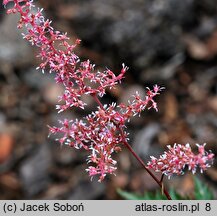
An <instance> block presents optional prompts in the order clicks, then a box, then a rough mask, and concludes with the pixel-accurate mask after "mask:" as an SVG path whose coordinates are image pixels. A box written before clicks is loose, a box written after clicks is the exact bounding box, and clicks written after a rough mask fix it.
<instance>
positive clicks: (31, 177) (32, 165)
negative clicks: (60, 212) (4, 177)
mask: <svg viewBox="0 0 217 216" xmlns="http://www.w3.org/2000/svg"><path fill="white" fill-rule="evenodd" d="M50 166H51V156H50V152H49V149H48V147H47V146H46V145H45V144H43V145H40V146H39V148H38V149H37V150H36V151H35V152H34V153H33V154H32V155H30V156H29V157H28V158H27V159H26V160H24V161H23V162H22V164H21V165H20V170H19V172H20V178H21V183H22V184H23V189H24V193H25V196H26V197H27V198H31V197H33V196H34V195H36V194H38V193H39V192H41V191H42V190H44V189H45V188H46V187H47V186H48V184H49V181H50V179H49V173H48V168H49V167H50Z"/></svg>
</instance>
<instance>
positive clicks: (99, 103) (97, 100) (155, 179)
mask: <svg viewBox="0 0 217 216" xmlns="http://www.w3.org/2000/svg"><path fill="white" fill-rule="evenodd" d="M92 97H93V98H94V100H95V101H96V103H97V104H98V105H99V106H100V108H101V109H103V110H104V108H103V105H102V103H101V102H100V100H99V99H98V97H97V95H96V94H92ZM116 125H117V124H116ZM117 126H118V125H117ZM119 131H120V133H121V136H122V138H123V144H124V145H125V146H126V147H127V149H128V150H129V151H130V152H131V154H132V155H133V156H134V157H135V158H136V160H137V161H138V162H139V163H140V164H141V165H142V167H143V168H144V169H145V170H146V171H147V172H148V174H149V175H150V176H151V177H152V178H153V179H154V181H155V182H156V183H157V184H158V185H159V187H160V188H161V190H162V192H163V193H164V194H165V196H166V197H167V199H168V200H172V198H171V197H170V195H169V193H168V191H167V190H166V189H165V188H164V186H163V178H161V180H160V181H159V180H158V179H157V177H156V176H155V175H154V174H153V173H152V172H151V171H150V170H149V169H148V168H147V167H146V165H145V163H144V162H143V160H142V159H141V158H140V157H139V156H138V155H137V154H136V152H135V151H134V150H133V148H132V147H131V146H130V144H129V143H128V142H127V141H126V140H125V138H124V131H123V129H122V128H120V127H119Z"/></svg>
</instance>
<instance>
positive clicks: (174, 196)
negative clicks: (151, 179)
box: [169, 188, 186, 200]
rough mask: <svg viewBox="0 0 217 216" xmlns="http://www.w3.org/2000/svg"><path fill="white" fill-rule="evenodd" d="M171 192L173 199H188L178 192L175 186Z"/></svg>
mask: <svg viewBox="0 0 217 216" xmlns="http://www.w3.org/2000/svg"><path fill="white" fill-rule="evenodd" d="M169 194H170V196H171V198H172V200H184V199H186V198H185V197H183V196H181V195H180V194H178V193H177V192H176V191H175V190H174V189H173V188H171V189H170V190H169Z"/></svg>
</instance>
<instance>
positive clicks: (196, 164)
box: [147, 144, 214, 178]
mask: <svg viewBox="0 0 217 216" xmlns="http://www.w3.org/2000/svg"><path fill="white" fill-rule="evenodd" d="M197 147H198V154H195V153H193V152H192V149H191V147H190V145H189V144H186V145H180V144H177V145H176V144H175V145H174V146H173V147H171V146H170V145H168V146H167V148H168V150H167V151H165V152H164V154H163V155H161V156H160V157H159V158H158V159H157V158H155V157H153V156H151V161H149V162H148V163H147V167H148V168H150V169H154V170H155V171H156V172H162V174H164V175H166V176H168V177H169V178H170V177H171V176H172V175H173V174H177V175H182V174H184V169H185V167H186V166H187V167H188V169H189V170H190V171H192V173H193V174H194V173H195V172H196V170H197V168H199V169H200V171H201V173H202V172H203V171H205V170H206V169H207V168H208V167H210V164H211V163H212V161H213V158H214V154H213V153H211V152H207V151H205V144H203V145H199V144H197Z"/></svg>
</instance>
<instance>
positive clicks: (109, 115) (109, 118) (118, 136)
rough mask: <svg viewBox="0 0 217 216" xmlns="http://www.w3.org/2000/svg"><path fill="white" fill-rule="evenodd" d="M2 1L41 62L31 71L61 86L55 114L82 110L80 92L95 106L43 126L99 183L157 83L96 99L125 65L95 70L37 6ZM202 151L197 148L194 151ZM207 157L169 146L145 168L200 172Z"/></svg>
mask: <svg viewBox="0 0 217 216" xmlns="http://www.w3.org/2000/svg"><path fill="white" fill-rule="evenodd" d="M8 3H12V7H11V8H10V9H8V10H7V13H8V14H10V13H18V14H20V20H19V22H18V28H19V29H21V28H24V29H25V30H24V32H25V33H22V35H23V38H24V39H26V40H27V41H29V42H30V43H31V44H32V45H33V46H36V47H38V49H39V55H38V56H37V57H39V58H40V59H41V64H40V65H39V67H38V68H37V69H41V70H42V72H43V73H44V72H45V71H49V73H55V80H56V82H57V83H60V84H62V85H63V86H64V89H65V90H64V93H63V95H61V96H60V97H59V99H60V100H59V102H60V104H58V105H57V106H56V108H57V109H58V110H59V111H58V112H62V111H65V110H66V109H69V108H71V107H79V108H82V109H84V107H85V105H86V104H85V103H84V101H83V100H82V96H83V95H90V96H92V97H93V98H94V99H95V100H96V102H97V103H98V105H99V106H98V108H97V110H96V111H95V112H92V113H91V114H89V115H87V116H86V117H84V118H83V119H81V120H78V119H76V120H67V119H65V120H64V121H60V125H61V126H60V127H49V129H50V134H58V135H59V136H60V138H58V139H57V140H58V141H59V142H60V144H61V145H63V144H66V145H69V146H71V147H74V148H76V149H84V150H86V151H88V152H89V156H88V158H87V163H88V164H89V168H87V169H86V171H87V172H88V173H89V175H90V176H91V178H92V177H93V176H95V175H97V176H99V181H102V180H103V179H104V178H105V176H106V175H107V174H114V172H115V170H116V169H117V167H116V164H117V162H116V161H115V160H114V159H113V158H112V155H113V153H115V152H119V151H120V150H121V147H122V146H121V145H122V144H123V143H126V140H128V138H127V137H128V134H127V132H126V131H125V129H126V126H125V123H126V121H129V120H130V118H131V117H132V116H135V115H137V114H140V113H141V112H142V111H144V110H145V109H146V108H147V109H151V108H153V109H155V110H156V111H158V109H157V103H156V102H155V100H154V97H155V96H157V95H158V94H160V92H161V91H162V89H163V88H161V87H160V86H158V85H155V86H154V87H153V89H149V88H147V91H146V96H145V98H144V99H143V98H141V97H140V95H139V94H138V93H136V94H135V95H134V96H133V99H132V101H130V102H129V104H120V105H116V104H115V103H112V104H110V105H102V104H101V102H100V101H99V100H98V97H103V95H105V93H106V89H107V88H114V87H115V86H116V85H117V84H118V83H120V82H121V80H122V79H123V78H124V75H125V73H126V71H127V70H128V67H126V66H125V65H124V64H122V69H121V71H120V74H119V75H115V73H114V72H112V71H111V70H109V69H105V70H104V71H102V72H101V71H98V70H96V69H95V65H94V64H91V62H90V61H89V60H86V61H81V60H80V58H79V57H78V56H77V55H76V54H75V52H74V50H75V48H76V46H77V45H79V44H80V40H79V39H77V40H76V41H75V43H74V44H73V45H70V44H69V38H68V37H67V34H66V33H61V32H60V31H56V30H54V28H53V27H52V26H51V21H50V20H48V19H45V17H44V16H43V14H42V11H43V10H42V9H39V8H38V9H37V10H32V8H33V7H35V6H34V5H33V0H3V4H4V5H5V6H6V5H7V4H8ZM187 150H188V151H187ZM202 150H203V149H202V147H200V151H202ZM175 153H176V154H175ZM179 154H180V155H179ZM173 155H176V157H178V158H179V161H180V163H178V164H180V165H179V166H180V169H178V168H177V166H172V163H171V164H170V163H169V162H171V161H173V160H175V161H177V160H176V157H175V156H173ZM180 157H181V158H182V160H181V159H180ZM212 157H213V156H212V154H208V155H207V154H206V153H205V152H202V153H199V155H198V156H197V157H196V156H194V155H193V153H192V152H191V151H190V149H189V148H188V147H187V146H185V147H182V146H179V145H178V147H174V148H170V153H165V154H164V156H162V157H161V158H160V159H159V160H157V159H155V158H153V157H152V161H151V162H149V164H148V166H149V167H150V168H154V169H155V170H157V171H162V172H163V173H165V174H167V175H170V174H172V173H174V172H177V173H181V169H182V168H183V167H184V164H186V163H188V164H189V165H190V168H191V170H195V166H196V165H199V166H200V168H201V169H202V170H204V169H205V168H206V167H207V166H206V161H207V160H208V158H209V159H211V158H212ZM183 158H184V159H183ZM196 158H197V159H196ZM184 162H185V163H184ZM167 163H168V164H167ZM175 163H177V162H175ZM173 164H174V163H173ZM194 164H195V165H194Z"/></svg>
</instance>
